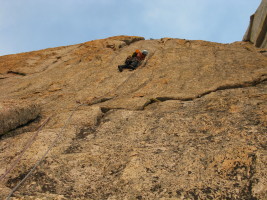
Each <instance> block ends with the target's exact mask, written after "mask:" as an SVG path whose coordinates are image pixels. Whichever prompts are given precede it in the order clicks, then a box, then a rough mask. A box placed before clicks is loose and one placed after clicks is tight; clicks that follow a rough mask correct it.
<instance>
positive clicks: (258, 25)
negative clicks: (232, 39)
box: [243, 0, 267, 48]
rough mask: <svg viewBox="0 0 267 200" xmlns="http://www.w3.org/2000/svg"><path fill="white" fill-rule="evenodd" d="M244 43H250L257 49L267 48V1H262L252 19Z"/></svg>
mask: <svg viewBox="0 0 267 200" xmlns="http://www.w3.org/2000/svg"><path fill="white" fill-rule="evenodd" d="M243 41H250V42H252V43H253V44H254V45H255V46H256V47H260V48H267V0H262V2H261V4H260V6H259V8H258V9H257V11H256V12H255V14H253V15H252V16H251V17H250V23H249V27H248V29H247V31H246V33H245V35H244V37H243Z"/></svg>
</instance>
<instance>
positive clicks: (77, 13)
mask: <svg viewBox="0 0 267 200" xmlns="http://www.w3.org/2000/svg"><path fill="white" fill-rule="evenodd" d="M260 2H261V0H0V55H7V54H15V53H21V52H27V51H34V50H40V49H45V48H50V47H58V46H67V45H72V44H79V43H83V42H87V41H91V40H95V39H104V38H107V37H111V36H117V35H130V36H142V37H145V39H160V38H164V37H171V38H180V39H189V40H206V41H212V42H219V43H232V42H235V41H241V40H242V38H243V35H244V34H245V32H246V29H247V27H248V24H249V18H250V15H252V14H253V13H255V11H256V9H257V8H258V6H259V5H260Z"/></svg>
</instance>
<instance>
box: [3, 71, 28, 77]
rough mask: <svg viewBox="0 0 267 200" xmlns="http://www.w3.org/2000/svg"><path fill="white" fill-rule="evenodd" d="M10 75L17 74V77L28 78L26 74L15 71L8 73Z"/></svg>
mask: <svg viewBox="0 0 267 200" xmlns="http://www.w3.org/2000/svg"><path fill="white" fill-rule="evenodd" d="M7 73H8V74H16V75H20V76H26V74H25V73H23V72H15V71H11V70H10V71H8V72H7Z"/></svg>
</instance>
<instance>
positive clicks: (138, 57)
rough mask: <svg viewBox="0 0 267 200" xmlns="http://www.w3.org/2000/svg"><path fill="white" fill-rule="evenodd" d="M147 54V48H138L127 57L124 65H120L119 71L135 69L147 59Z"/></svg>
mask: <svg viewBox="0 0 267 200" xmlns="http://www.w3.org/2000/svg"><path fill="white" fill-rule="evenodd" d="M147 54H148V51H147V50H143V51H142V52H141V51H140V50H138V49H137V50H136V51H135V52H134V53H133V54H132V55H131V56H128V57H127V58H126V60H125V64H124V65H119V66H118V69H119V71H120V72H122V71H123V69H130V70H135V69H136V68H137V67H138V66H139V65H140V64H141V62H142V61H143V60H145V58H146V56H147Z"/></svg>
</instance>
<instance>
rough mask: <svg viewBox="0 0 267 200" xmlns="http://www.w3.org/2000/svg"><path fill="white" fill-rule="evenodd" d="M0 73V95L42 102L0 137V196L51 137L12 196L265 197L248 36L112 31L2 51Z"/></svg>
mask: <svg viewBox="0 0 267 200" xmlns="http://www.w3.org/2000/svg"><path fill="white" fill-rule="evenodd" d="M136 49H147V50H148V51H149V56H148V58H147V59H146V60H145V61H144V62H143V64H142V65H141V66H140V67H139V68H137V69H136V70H134V71H128V70H124V71H123V72H121V73H120V72H119V71H118V69H117V65H119V64H122V63H123V62H124V60H125V58H126V57H127V56H128V55H130V54H131V53H132V52H133V51H135V50H136ZM0 78H1V79H0V91H1V92H0V102H6V101H27V102H31V103H33V104H34V105H38V106H40V113H39V118H38V120H34V121H33V122H32V123H28V124H27V125H26V127H27V128H25V127H23V129H22V128H17V129H15V130H12V131H11V132H8V133H7V134H5V135H2V137H1V140H0V176H1V175H3V174H4V175H5V177H4V178H0V190H1V191H2V192H0V196H1V195H2V196H1V198H5V197H7V196H8V194H9V193H10V192H11V190H12V188H14V187H15V186H16V184H17V183H19V181H20V180H22V179H23V177H24V176H25V175H26V174H27V173H28V172H29V170H30V169H31V168H32V167H33V166H34V164H35V163H36V161H38V160H39V159H40V158H41V157H42V155H44V153H45V152H46V151H47V149H49V148H50V147H53V148H51V150H50V151H49V153H48V154H47V155H46V156H45V159H44V161H43V162H42V163H41V165H40V166H39V167H37V169H36V170H34V172H33V174H32V175H31V176H29V177H28V179H27V180H26V181H25V182H24V183H23V184H22V185H21V186H20V187H19V188H18V190H17V191H16V192H15V193H14V194H13V197H12V199H36V198H39V199H109V200H113V199H266V198H267V196H266V194H267V188H266V185H267V178H266V177H267V169H266V165H267V156H266V155H267V154H266V153H267V149H266V146H267V136H266V132H267V128H266V127H267V118H266V116H267V112H266V111H267V84H266V83H267V82H266V80H267V57H266V55H265V54H264V52H263V51H262V50H261V49H258V48H256V47H255V46H253V45H252V44H250V43H247V42H236V43H233V44H219V43H211V42H205V41H190V40H180V39H172V38H162V39H159V40H144V38H142V37H130V36H117V37H112V38H107V39H103V40H96V41H91V42H86V43H83V44H78V45H73V46H66V47H58V48H52V49H46V50H41V51H35V52H28V53H23V54H16V55H9V56H2V57H0ZM47 118H50V120H49V121H48V122H47V123H46V124H45V125H44V127H43V128H42V129H41V130H39V133H38V136H37V137H36V138H35V140H34V142H33V143H32V144H31V145H30V146H29V147H28V148H27V150H26V151H25V152H24V154H23V156H22V157H21V159H20V160H19V162H17V163H16V166H15V167H14V168H12V170H10V172H9V173H7V170H8V169H10V168H11V167H12V166H13V165H14V161H16V159H17V158H18V156H19V155H20V152H21V150H22V149H23V148H24V147H25V145H26V144H28V143H27V141H29V140H31V138H33V137H35V135H36V130H37V128H38V126H40V125H41V124H42V123H44V122H45V120H46V119H47ZM7 120H8V118H7Z"/></svg>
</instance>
